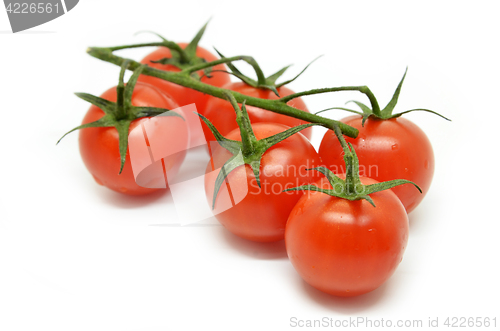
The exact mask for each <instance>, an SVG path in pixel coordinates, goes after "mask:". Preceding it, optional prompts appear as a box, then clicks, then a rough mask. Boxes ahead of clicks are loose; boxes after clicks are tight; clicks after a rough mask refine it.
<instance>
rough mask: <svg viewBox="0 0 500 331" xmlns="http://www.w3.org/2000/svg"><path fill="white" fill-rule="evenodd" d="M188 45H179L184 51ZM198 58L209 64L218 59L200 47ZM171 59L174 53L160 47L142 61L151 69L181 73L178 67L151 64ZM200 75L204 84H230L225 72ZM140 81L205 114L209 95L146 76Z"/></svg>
mask: <svg viewBox="0 0 500 331" xmlns="http://www.w3.org/2000/svg"><path fill="white" fill-rule="evenodd" d="M187 45H188V44H187V43H179V46H180V47H181V48H182V49H184V48H186V46H187ZM196 56H197V57H200V58H203V59H205V60H206V61H207V62H212V61H215V60H217V59H218V58H217V57H216V56H215V55H213V54H212V53H210V52H209V51H207V50H206V49H204V48H203V47H200V46H198V48H197V49H196ZM171 57H172V53H171V51H170V49H168V48H166V47H159V48H158V49H156V50H155V51H153V52H152V53H150V54H149V55H147V56H146V57H145V58H144V59H142V61H141V63H144V64H147V65H148V66H150V67H153V68H156V69H160V70H165V71H173V72H179V71H180V69H179V68H177V67H176V66H173V65H170V64H161V63H153V62H151V61H158V60H161V59H163V58H171ZM213 70H224V71H227V68H226V66H225V65H223V64H219V65H216V66H214V67H213ZM198 74H199V75H200V77H202V78H201V81H202V82H203V83H206V84H210V85H213V86H218V87H221V86H222V85H224V84H227V83H229V82H230V78H229V75H228V74H227V73H225V72H213V73H212V74H211V76H212V78H209V77H208V76H203V70H201V71H199V72H198ZM139 81H141V82H145V83H148V84H151V85H153V86H156V87H158V88H159V89H160V90H162V91H163V92H165V93H167V94H168V95H170V96H172V98H174V100H175V101H176V102H177V104H178V105H179V106H185V105H188V104H191V103H195V104H196V109H197V111H198V113H200V114H203V113H204V112H205V107H206V103H207V100H208V97H209V95H208V94H203V93H201V92H198V91H195V90H192V89H189V88H187V87H184V86H180V85H177V84H174V83H171V82H167V81H165V80H162V79H159V78H156V77H151V76H146V75H141V76H139Z"/></svg>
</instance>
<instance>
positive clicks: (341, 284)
mask: <svg viewBox="0 0 500 331" xmlns="http://www.w3.org/2000/svg"><path fill="white" fill-rule="evenodd" d="M339 177H341V178H345V176H342V175H339ZM361 182H362V184H364V185H369V184H374V183H376V182H377V181H375V180H373V179H370V178H365V177H361ZM315 185H316V186H318V187H321V188H325V189H331V188H332V186H331V185H330V183H329V182H328V180H327V179H326V178H322V179H321V180H320V181H318V182H317V183H316V184H315ZM408 186H410V185H408ZM411 186H413V185H411ZM412 188H413V189H415V188H414V187H412ZM370 197H371V198H372V199H373V201H374V203H375V205H376V207H373V206H372V205H371V204H370V203H369V202H368V201H366V200H354V201H350V200H347V199H341V198H337V197H332V196H329V195H327V194H324V193H321V192H314V191H308V192H306V194H304V196H303V197H302V198H301V199H300V200H299V201H298V202H297V205H296V206H295V207H294V208H293V210H292V211H291V213H290V216H289V218H288V222H287V225H286V231H285V245H286V250H287V254H288V257H289V258H290V261H291V262H292V264H293V266H294V268H295V269H296V270H297V272H298V273H299V274H300V276H301V277H302V278H303V279H304V280H305V281H306V282H307V283H309V284H310V285H312V286H313V287H315V288H317V289H318V290H320V291H323V292H326V293H329V294H332V295H336V296H355V295H360V294H363V293H367V292H370V291H372V290H374V289H376V288H377V287H379V286H380V285H381V284H382V283H384V282H385V281H386V280H387V279H388V278H389V277H390V276H391V275H392V274H393V273H394V271H395V269H396V267H397V266H398V265H399V263H400V262H401V259H402V257H403V253H404V250H405V247H406V244H407V241H408V216H407V214H406V212H405V209H404V207H403V205H402V204H401V201H399V199H398V198H397V197H396V195H395V194H394V193H393V192H392V191H391V190H385V191H380V192H377V193H373V194H370Z"/></svg>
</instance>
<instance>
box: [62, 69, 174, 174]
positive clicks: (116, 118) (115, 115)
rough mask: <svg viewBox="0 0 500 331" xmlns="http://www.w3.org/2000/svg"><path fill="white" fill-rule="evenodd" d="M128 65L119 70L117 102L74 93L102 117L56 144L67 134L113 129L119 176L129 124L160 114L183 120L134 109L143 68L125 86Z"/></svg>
mask: <svg viewBox="0 0 500 331" xmlns="http://www.w3.org/2000/svg"><path fill="white" fill-rule="evenodd" d="M128 65H129V62H128V61H125V62H124V63H123V65H122V67H121V70H120V77H119V80H118V86H117V87H116V94H117V101H116V102H111V101H109V100H106V99H103V98H100V97H96V96H94V95H92V94H88V93H75V95H76V96H77V97H79V98H81V99H83V100H85V101H87V102H90V103H91V104H93V105H94V106H97V107H99V108H100V109H101V110H102V111H103V112H104V116H103V117H101V118H100V119H98V120H97V121H94V122H91V123H87V124H82V125H80V126H77V127H76V128H74V129H72V130H70V131H68V132H66V133H65V134H64V135H63V136H62V137H61V139H59V140H58V141H57V144H59V142H60V141H61V140H62V139H63V138H64V137H65V136H66V135H68V134H69V133H71V132H73V131H76V130H80V129H85V128H97V127H114V128H115V129H116V130H117V131H118V137H119V138H118V142H119V146H118V147H119V150H120V171H119V173H120V174H121V172H122V170H123V166H124V165H125V159H126V155H127V147H128V134H129V128H130V123H131V122H132V121H134V120H136V119H138V118H142V117H148V116H156V115H160V114H162V116H177V117H180V118H182V119H183V120H184V118H183V117H182V116H181V115H179V114H177V113H175V112H169V109H165V108H157V107H136V106H133V105H132V94H133V92H134V88H135V85H136V83H137V79H138V78H139V75H140V74H141V72H142V69H143V68H144V67H145V66H144V65H143V66H139V67H138V68H137V69H136V70H135V71H134V73H133V74H132V76H131V77H130V79H129V81H128V82H127V84H126V85H125V83H124V81H123V77H124V75H125V71H126V70H127V67H128Z"/></svg>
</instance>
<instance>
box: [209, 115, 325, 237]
mask: <svg viewBox="0 0 500 331" xmlns="http://www.w3.org/2000/svg"><path fill="white" fill-rule="evenodd" d="M233 113H234V110H233ZM252 128H253V132H254V134H255V136H256V138H257V139H259V140H260V139H264V138H267V137H270V136H272V135H275V134H277V133H280V132H283V131H285V130H287V129H289V128H288V127H286V126H284V125H282V124H275V123H255V124H252ZM226 138H228V139H232V140H237V141H241V136H240V131H239V130H233V131H231V132H229V133H228V134H227V135H226ZM230 158H231V153H230V152H228V151H227V150H225V149H218V150H216V151H215V152H214V153H213V155H212V158H211V163H209V165H208V167H207V173H206V175H205V193H206V196H207V200H208V201H209V203H212V201H213V196H214V187H215V183H216V178H217V177H218V175H219V172H220V171H221V170H220V167H221V166H222V165H223V164H224V163H225V162H226V161H227V160H228V159H230ZM212 164H213V168H212ZM319 164H321V161H320V158H319V156H318V154H317V152H316V151H315V149H314V147H313V146H312V145H311V143H310V142H309V140H308V139H306V138H305V137H304V136H303V135H302V134H300V133H299V134H294V135H292V136H289V137H288V138H286V139H285V140H282V141H281V142H279V143H277V144H275V145H273V146H272V147H270V148H269V149H267V150H266V151H265V152H264V154H263V155H262V159H261V161H260V167H259V169H260V187H259V185H258V183H257V181H256V176H255V173H254V171H253V170H252V167H251V166H250V165H248V164H244V165H240V166H239V167H238V168H236V169H235V170H234V171H232V172H230V173H229V174H228V175H227V178H226V181H227V182H228V183H229V185H225V184H223V185H222V186H221V187H220V190H219V192H218V194H217V197H216V199H215V211H217V208H218V206H220V205H232V204H234V205H233V206H232V207H230V208H229V209H227V210H225V211H222V212H220V213H217V212H216V213H215V217H216V218H217V220H218V221H219V222H220V223H221V224H222V225H224V227H226V228H227V229H228V230H229V231H231V232H232V233H233V234H235V235H237V236H239V237H242V238H245V239H248V240H253V241H261V242H271V241H279V240H282V239H283V236H284V233H285V224H286V220H287V218H288V214H289V213H290V211H291V210H292V208H293V207H294V206H295V204H296V203H297V201H298V200H299V198H300V197H301V196H302V193H299V192H282V191H283V190H285V189H287V188H291V187H294V186H297V185H304V184H308V183H311V182H313V181H315V180H317V178H318V176H317V175H316V174H314V173H311V172H310V171H307V169H309V168H311V167H314V166H317V165H319ZM243 167H244V168H243ZM218 168H219V169H218ZM217 169H218V170H217ZM228 186H229V188H228ZM246 190H248V192H247V191H246ZM242 192H243V193H242ZM235 196H244V197H243V198H242V199H241V201H239V202H238V201H236V202H234V201H231V200H232V199H234V197H235Z"/></svg>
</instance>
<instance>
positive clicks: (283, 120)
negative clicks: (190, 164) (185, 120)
mask: <svg viewBox="0 0 500 331" xmlns="http://www.w3.org/2000/svg"><path fill="white" fill-rule="evenodd" d="M222 88H224V89H228V90H232V91H235V92H238V93H241V94H244V95H248V96H250V97H255V98H261V99H268V100H276V99H279V97H278V96H277V95H276V94H275V93H274V92H273V91H271V90H269V89H263V88H258V87H253V86H250V85H248V84H246V83H243V82H236V83H228V84H226V85H224V86H222ZM276 90H277V91H278V93H279V95H280V97H285V96H288V95H290V94H293V93H294V92H293V91H292V90H290V89H289V88H288V87H286V86H281V87H278V88H277V89H276ZM287 104H288V105H289V106H291V107H295V108H297V109H300V110H303V111H305V112H309V110H308V109H307V106H306V104H305V103H304V101H303V100H302V99H301V98H295V99H293V100H290V101H289V102H288V103H287ZM247 111H248V116H249V118H250V121H251V122H252V123H278V124H283V125H286V126H288V127H294V126H298V125H301V124H306V123H308V122H305V121H302V120H300V119H297V118H294V117H290V116H286V115H282V114H278V113H275V112H272V111H269V110H265V109H261V108H257V107H252V106H247ZM204 115H205V117H207V118H208V119H209V120H210V121H211V122H212V123H213V124H214V125H215V127H216V128H217V129H218V130H219V132H220V133H221V134H222V135H225V134H227V133H229V132H230V131H232V130H234V129H236V128H237V127H238V125H237V124H236V115H235V112H234V109H233V107H232V106H231V104H230V103H229V102H228V101H226V100H224V99H219V98H216V97H210V98H209V100H208V102H207V107H206V110H205V113H204ZM203 131H204V133H205V137H206V138H207V141H213V140H214V136H213V134H212V133H211V132H210V130H209V129H208V128H207V127H206V126H203ZM301 133H302V134H303V135H304V136H305V137H306V138H308V139H311V135H312V128H307V129H305V130H303V131H301Z"/></svg>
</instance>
